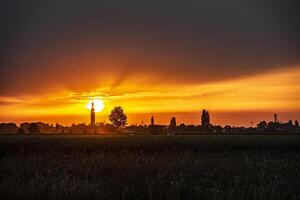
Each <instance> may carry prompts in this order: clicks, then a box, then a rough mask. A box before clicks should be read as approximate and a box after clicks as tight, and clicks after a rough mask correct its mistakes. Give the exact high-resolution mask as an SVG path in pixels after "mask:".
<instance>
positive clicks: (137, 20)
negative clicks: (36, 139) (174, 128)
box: [0, 0, 300, 126]
mask: <svg viewBox="0 0 300 200" xmlns="http://www.w3.org/2000/svg"><path fill="white" fill-rule="evenodd" d="M299 9H300V6H299V3H298V1H296V0H273V1H268V0H245V1H240V0H228V1H219V0H199V1H196V0H184V1H179V0H172V1H171V0H151V1H140V0H139V1H138V0H134V1H133V0H129V1H124V0H109V1H101V0H97V1H96V0H91V1H79V0H51V1H50V0H49V1H46V0H44V1H30V0H29V1H24V0H4V1H1V3H0V15H1V20H0V23H1V32H0V41H1V45H0V52H1V54H0V111H1V112H0V122H16V123H21V122H25V121H43V122H47V123H56V122H59V123H62V124H65V125H70V124H72V123H80V122H85V123H89V114H90V113H89V110H88V109H87V108H86V105H87V104H88V102H90V100H91V99H101V100H102V101H103V102H104V109H103V110H102V111H101V112H99V113H97V114H96V120H97V122H102V121H105V122H108V118H107V115H108V114H109V112H110V110H111V109H112V108H113V107H114V106H117V105H120V106H122V107H123V108H124V110H125V112H126V113H127V114H128V118H129V123H130V124H135V123H138V124H140V123H141V121H144V123H147V124H148V123H149V121H150V117H151V116H152V115H154V117H155V119H156V122H157V123H162V124H167V123H169V120H170V118H171V117H172V116H175V117H177V121H178V122H179V123H186V124H191V123H193V124H199V123H200V113H201V110H202V109H208V110H209V111H210V112H211V120H212V123H214V124H221V125H226V124H231V125H244V126H249V125H250V122H251V121H253V122H254V123H257V122H259V121H261V120H272V117H273V113H278V114H279V120H282V121H286V120H289V119H292V120H295V119H298V120H299V119H300V14H299Z"/></svg>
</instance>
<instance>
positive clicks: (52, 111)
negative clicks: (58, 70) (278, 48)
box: [0, 67, 300, 126]
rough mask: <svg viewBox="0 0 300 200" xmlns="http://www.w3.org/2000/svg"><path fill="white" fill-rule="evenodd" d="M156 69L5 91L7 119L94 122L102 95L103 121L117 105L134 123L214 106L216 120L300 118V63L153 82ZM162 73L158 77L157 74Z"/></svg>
mask: <svg viewBox="0 0 300 200" xmlns="http://www.w3.org/2000/svg"><path fill="white" fill-rule="evenodd" d="M153 79H155V78H153V77H151V75H147V76H145V75H136V76H135V77H131V78H128V79H126V80H123V81H122V82H121V83H120V84H117V85H116V86H112V85H111V83H109V82H107V83H106V84H102V85H98V86H97V85H95V86H94V87H92V88H88V89H87V91H88V92H83V91H82V89H81V90H80V91H79V90H78V91H72V90H68V89H65V88H57V89H55V90H49V91H39V93H34V94H32V95H28V94H27V95H23V94H22V95H19V96H17V95H12V96H1V97H0V109H1V113H0V121H1V122H11V121H14V122H17V123H20V122H25V121H44V122H48V123H56V122H59V123H62V124H65V125H70V124H72V123H73V122H74V123H80V122H85V123H89V110H88V109H86V104H87V103H88V102H89V101H90V99H91V98H94V97H97V98H100V99H102V100H103V101H104V110H103V111H101V112H100V113H97V121H98V122H100V121H106V122H108V119H107V115H108V114H109V112H110V110H111V109H112V108H113V107H114V106H117V105H120V106H122V107H123V108H124V110H125V112H126V113H127V114H128V117H129V123H130V124H135V123H138V124H140V123H141V121H144V123H149V118H150V116H151V115H154V116H155V119H156V122H157V123H162V124H167V123H169V119H170V117H171V116H175V117H177V121H178V122H179V123H186V124H191V123H193V124H197V123H199V122H200V111H201V110H202V109H208V110H210V111H211V120H212V123H215V124H221V125H225V124H233V125H245V126H248V125H249V124H250V121H254V123H256V122H258V121H259V120H263V119H265V120H271V119H272V116H273V115H272V113H274V112H276V113H279V119H280V120H282V121H286V120H288V119H292V120H295V119H298V120H299V119H300V105H299V102H300V88H299V84H300V69H299V67H291V68H284V70H275V71H268V72H265V73H263V74H259V75H253V76H249V77H242V78H241V77H239V78H238V79H230V80H223V81H218V82H210V83H206V84H203V83H193V82H192V83H189V82H188V81H187V82H186V83H182V82H181V81H178V82H177V83H176V81H173V82H172V83H166V82H161V83H160V82H159V81H156V83H155V82H153ZM156 79H157V78H156Z"/></svg>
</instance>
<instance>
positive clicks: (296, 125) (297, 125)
mask: <svg viewBox="0 0 300 200" xmlns="http://www.w3.org/2000/svg"><path fill="white" fill-rule="evenodd" d="M295 127H296V128H299V122H298V120H295Z"/></svg>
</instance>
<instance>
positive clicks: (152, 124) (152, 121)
mask: <svg viewBox="0 0 300 200" xmlns="http://www.w3.org/2000/svg"><path fill="white" fill-rule="evenodd" d="M151 126H154V117H153V116H152V117H151Z"/></svg>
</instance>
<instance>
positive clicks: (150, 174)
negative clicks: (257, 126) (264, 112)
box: [0, 135, 300, 200]
mask: <svg viewBox="0 0 300 200" xmlns="http://www.w3.org/2000/svg"><path fill="white" fill-rule="evenodd" d="M0 199H45V200H46V199H300V137H299V136H292V135H285V136H279V135H274V136H271V135H270V136H267V135H259V136H258V135H257V136H255V135H247V136H238V135H234V136H230V135H226V136H222V135H202V136H180V135H177V136H59V135H57V136H45V135H36V136H35V135H32V136H27V135H26V136H18V135H15V136H0Z"/></svg>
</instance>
